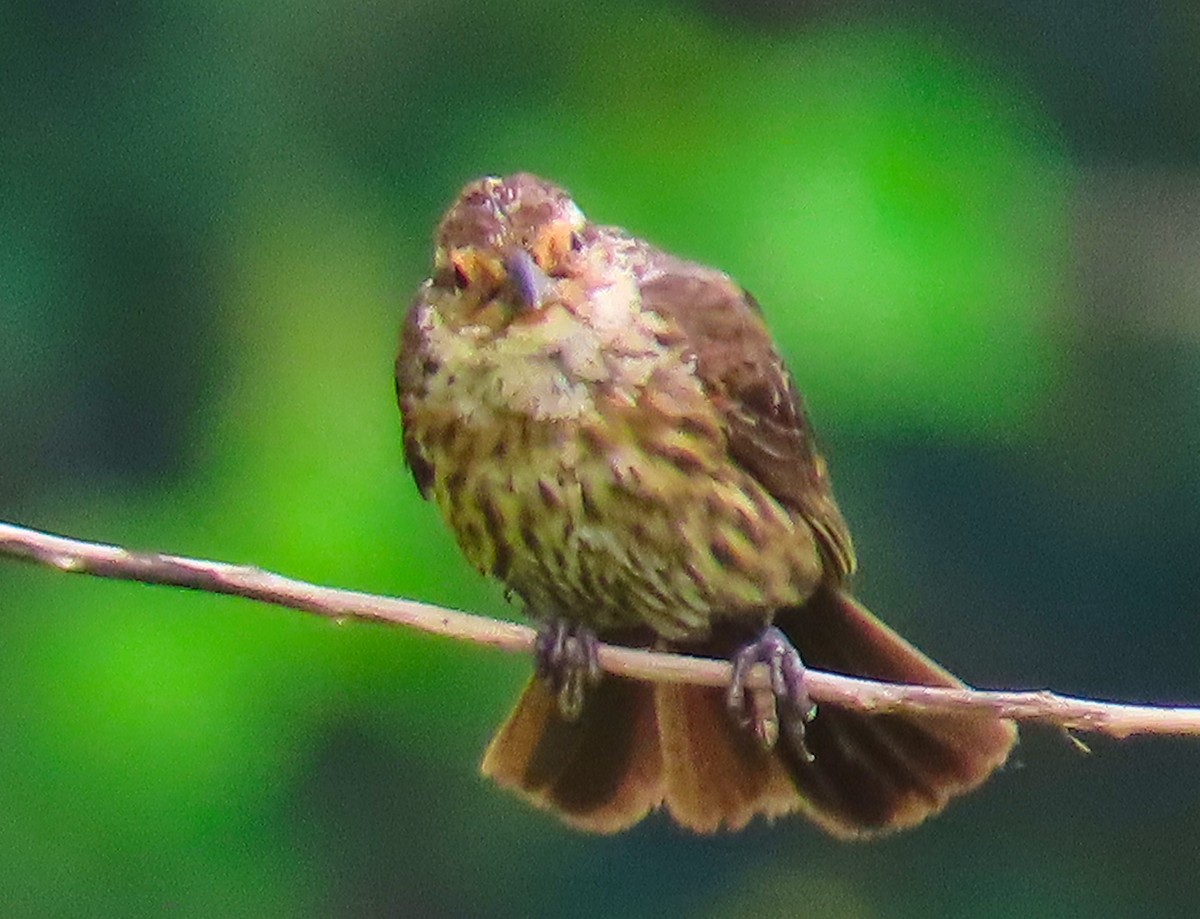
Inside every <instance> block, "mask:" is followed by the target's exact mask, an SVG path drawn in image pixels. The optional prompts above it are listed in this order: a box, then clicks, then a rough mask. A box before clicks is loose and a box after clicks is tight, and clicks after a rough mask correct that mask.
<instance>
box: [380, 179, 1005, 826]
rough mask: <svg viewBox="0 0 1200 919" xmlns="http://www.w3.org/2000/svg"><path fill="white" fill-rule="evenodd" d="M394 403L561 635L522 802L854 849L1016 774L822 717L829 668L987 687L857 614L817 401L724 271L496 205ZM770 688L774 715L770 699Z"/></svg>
mask: <svg viewBox="0 0 1200 919" xmlns="http://www.w3.org/2000/svg"><path fill="white" fill-rule="evenodd" d="M396 386H397V392H398V395H399V402H400V410H401V413H402V416H403V421H404V448H405V454H406V457H407V460H408V464H409V466H410V468H411V470H412V473H413V476H414V478H415V479H416V482H417V485H418V487H419V488H420V490H421V493H422V494H423V495H424V496H425V497H426V498H430V499H432V500H433V501H435V502H436V504H437V506H438V507H439V508H440V510H441V512H442V515H443V517H444V518H445V520H446V522H447V523H448V524H449V526H450V529H451V530H452V531H453V533H454V535H455V537H456V538H457V540H458V543H459V545H460V546H461V547H462V550H463V552H464V553H465V554H466V556H467V558H468V559H469V560H470V562H471V563H472V564H473V565H474V566H475V567H476V568H477V569H479V570H480V571H481V572H483V573H485V574H488V575H492V576H493V577H496V578H498V579H499V580H500V581H502V582H503V583H504V584H505V585H506V586H507V588H508V589H509V590H510V591H512V593H514V594H515V595H517V596H518V597H520V598H521V600H522V601H523V602H524V605H525V608H526V610H527V612H528V613H529V615H531V616H532V617H533V618H534V619H535V620H537V621H538V623H539V631H538V642H537V652H536V657H537V664H538V666H537V671H538V672H537V674H536V675H535V676H534V677H533V678H532V679H531V681H530V682H529V683H528V685H527V686H526V687H525V690H524V692H523V694H522V695H521V697H520V699H519V700H518V702H517V705H516V708H515V709H514V710H513V712H512V714H511V715H510V716H509V718H508V720H507V721H506V722H505V723H504V725H503V726H501V728H500V730H499V732H498V733H497V734H496V736H495V737H494V738H493V740H492V742H491V745H490V746H489V747H488V750H487V753H486V754H485V756H484V760H483V767H482V768H483V772H484V774H485V775H488V776H490V777H491V778H493V779H495V780H496V781H497V782H498V783H500V784H501V785H502V786H504V787H506V788H509V789H511V790H513V791H515V792H516V793H517V794H519V795H521V796H522V797H524V798H525V799H527V800H528V801H530V802H532V803H533V804H535V805H537V806H538V807H541V808H544V809H546V810H549V811H552V812H554V813H556V814H558V815H559V816H560V817H561V818H562V819H564V820H565V821H566V822H567V823H569V824H571V825H572V826H575V827H578V828H580V829H584V830H590V831H594V832H601V833H608V832H615V831H617V830H621V829H624V828H626V827H628V826H630V825H632V824H634V823H636V822H637V821H639V820H641V819H642V817H644V816H645V815H646V814H647V813H648V812H649V811H651V810H654V809H655V808H658V807H664V808H665V809H666V810H667V812H668V813H670V815H671V816H672V817H673V818H674V819H675V820H676V821H678V822H679V823H680V824H682V825H683V826H685V827H688V828H689V829H692V830H695V831H698V832H712V831H715V830H718V829H730V830H736V829H740V828H741V827H743V826H745V825H746V824H747V823H748V822H749V821H750V820H751V819H752V818H754V817H755V816H756V815H762V816H763V817H766V818H768V819H770V818H774V817H778V816H781V815H783V814H788V813H792V812H800V813H802V814H804V815H806V816H807V817H809V818H811V819H812V820H814V821H815V822H816V823H817V824H818V825H820V826H821V827H822V828H824V829H825V830H827V831H829V832H830V833H833V834H834V835H836V836H840V837H845V838H856V837H866V836H870V835H873V834H879V833H884V832H888V831H893V830H898V829H901V828H904V827H909V826H913V825H915V824H917V823H920V822H921V821H922V820H923V819H924V818H925V817H927V816H929V815H930V814H934V813H936V812H937V811H939V810H941V809H942V807H944V806H945V804H946V803H947V801H949V800H950V799H951V798H952V797H954V796H956V795H959V794H962V793H964V792H966V791H969V790H971V789H973V788H975V787H976V786H978V785H979V784H980V783H981V782H983V781H984V780H985V779H986V778H987V777H988V775H989V774H990V773H991V772H992V771H993V770H995V769H996V768H997V767H998V766H1000V765H1001V764H1002V763H1003V762H1004V761H1005V759H1006V758H1007V756H1008V753H1009V750H1010V749H1011V748H1012V746H1013V744H1014V743H1015V741H1016V730H1015V728H1014V726H1013V725H1012V723H1011V722H1008V721H1003V720H998V719H994V718H987V717H983V718H980V717H975V716H961V715H942V714H927V713H921V714H918V713H912V714H893V715H880V716H874V717H871V716H867V715H864V714H860V713H857V712H851V711H848V710H844V709H839V708H836V707H833V706H824V707H822V709H821V712H820V714H819V715H817V716H816V717H813V707H812V705H811V703H810V702H809V700H808V697H807V695H806V693H805V691H804V679H803V677H804V663H807V664H808V665H811V666H813V667H817V668H821V669H825V670H832V671H836V672H839V673H846V674H852V675H856V676H865V677H873V678H877V679H882V680H893V681H898V682H906V683H918V684H925V685H930V686H960V685H962V684H960V683H959V682H958V681H957V680H956V679H955V678H954V677H953V676H951V675H950V674H949V673H948V672H946V671H945V670H943V669H942V668H941V667H939V666H938V665H937V664H935V663H934V662H933V661H931V660H930V659H929V658H927V657H925V656H924V655H923V654H921V652H919V651H918V650H916V649H915V648H914V647H912V645H910V644H908V643H907V642H906V641H904V639H902V638H901V637H900V636H898V635H897V634H896V633H895V632H893V631H891V630H890V629H889V628H888V627H887V626H885V625H884V624H883V623H881V622H880V621H879V620H878V619H876V618H875V617H874V616H873V615H871V613H870V612H868V611H867V610H866V609H864V608H863V607H862V606H860V605H859V604H858V603H857V602H855V600H854V599H853V598H852V597H851V595H850V594H849V593H848V591H847V579H848V578H849V576H850V575H851V574H852V573H853V571H854V567H855V556H854V548H853V546H852V544H851V541H850V533H849V531H848V529H847V527H846V523H845V521H844V520H843V519H842V515H841V513H840V512H839V510H838V507H837V504H836V503H835V502H834V499H833V493H832V491H831V489H830V484H829V478H828V475H827V472H826V467H825V462H824V460H823V459H822V458H821V456H820V455H819V454H818V453H817V451H816V448H815V446H814V443H813V438H812V433H811V430H810V427H809V424H808V420H807V418H806V416H805V413H804V409H803V407H802V404H801V401H800V397H799V395H798V394H797V392H796V389H795V387H794V385H793V383H792V380H791V377H790V376H789V374H788V372H787V370H786V368H785V367H784V365H783V361H782V360H781V358H780V356H779V353H778V351H777V350H776V348H775V346H774V344H773V343H772V341H771V337H770V334H769V332H768V331H767V326H766V324H765V322H764V320H763V317H762V314H761V312H760V310H759V307H758V305H757V304H756V303H755V301H754V299H753V298H752V297H751V296H750V295H749V294H747V293H746V291H744V290H743V289H742V288H741V287H739V286H738V285H737V284H736V283H734V282H733V281H732V280H731V279H730V278H729V277H728V276H727V275H725V274H724V273H722V272H720V271H716V270H714V269H712V268H706V267H704V266H703V265H698V264H696V263H694V262H689V261H685V260H683V259H680V258H676V257H675V256H672V255H668V254H667V253H665V252H662V251H660V250H658V249H656V248H654V247H653V246H651V245H649V244H648V243H645V242H643V241H641V240H639V239H636V238H634V237H632V236H629V235H628V234H627V233H625V232H624V231H622V230H619V229H616V228H613V227H606V226H598V225H596V224H593V223H590V222H589V221H588V220H586V219H585V217H584V215H583V213H582V212H581V211H580V210H579V208H578V207H577V206H576V205H575V203H574V202H573V201H572V200H571V198H570V197H569V196H568V195H567V193H566V192H565V191H563V190H562V189H560V188H558V187H557V186H555V185H553V184H551V183H549V182H546V181H544V180H542V179H539V178H537V177H536V176H533V175H529V174H518V175H513V176H509V177H507V178H485V179H480V180H479V181H476V182H473V183H471V184H470V185H468V186H467V187H466V188H465V189H464V190H463V191H462V193H461V195H460V196H459V198H458V200H457V201H455V203H454V204H453V206H452V207H451V208H450V210H449V212H448V213H447V214H446V216H445V217H444V218H443V220H442V222H441V224H440V225H439V227H438V230H437V239H436V251H435V255H434V266H433V274H432V276H431V277H430V278H429V279H428V280H427V281H425V282H424V283H423V284H422V285H421V287H420V289H419V290H418V292H417V296H416V300H415V302H414V303H413V305H412V307H411V309H410V311H409V313H408V317H407V319H406V322H405V325H404V330H403V334H402V339H401V345H400V354H399V357H398V358H397V361H396ZM597 636H599V638H602V639H604V640H607V641H614V642H617V643H621V644H628V645H634V646H647V647H656V648H666V649H676V650H680V651H683V652H685V653H690V654H700V655H706V656H711V657H730V658H731V659H732V660H733V662H734V680H733V684H732V685H731V687H730V688H729V689H728V690H721V689H712V688H706V687H698V686H686V685H666V684H661V685H655V684H650V683H642V682H636V681H631V680H626V679H621V678H617V677H612V676H608V677H605V678H603V679H600V671H599V668H598V666H597V662H596V643H597ZM802 661H803V662H804V663H802ZM756 662H764V663H766V664H767V665H768V667H769V668H770V672H771V676H772V687H773V688H772V692H773V698H772V694H763V693H758V694H756V693H753V692H748V691H747V690H746V688H745V677H746V673H747V671H748V668H749V667H750V666H751V665H753V664H754V663H756ZM764 695H765V696H766V700H765V701H766V704H764V698H763V696H764Z"/></svg>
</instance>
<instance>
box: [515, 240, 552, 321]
mask: <svg viewBox="0 0 1200 919" xmlns="http://www.w3.org/2000/svg"><path fill="white" fill-rule="evenodd" d="M504 267H505V269H507V271H508V276H509V278H510V279H511V280H512V286H513V289H514V290H515V291H516V294H517V299H518V301H519V302H520V305H521V306H523V307H525V308H526V309H531V310H537V309H541V307H542V302H543V301H544V300H545V298H546V293H547V292H548V291H549V289H550V277H549V275H547V274H546V272H544V271H542V269H541V267H540V266H539V265H538V263H537V262H535V261H534V260H533V256H531V255H530V254H529V253H528V252H526V251H525V250H524V249H515V250H513V251H512V252H511V253H509V255H508V257H507V258H506V259H505V260H504Z"/></svg>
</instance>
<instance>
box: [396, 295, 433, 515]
mask: <svg viewBox="0 0 1200 919" xmlns="http://www.w3.org/2000/svg"><path fill="white" fill-rule="evenodd" d="M424 291H425V288H422V289H421V292H420V293H418V294H417V299H416V300H415V301H414V302H413V305H412V306H411V307H410V308H409V310H408V315H407V316H405V317H404V328H403V329H402V330H401V332H400V351H399V353H398V354H397V355H396V401H397V402H398V403H399V405H400V418H401V421H402V423H403V425H404V461H405V463H406V464H407V465H408V468H409V469H410V470H411V471H412V476H413V480H414V481H415V482H416V483H417V489H418V490H419V491H420V492H421V496H422V497H423V498H425V499H426V500H429V499H430V498H431V497H432V496H433V464H432V463H431V462H430V461H429V458H428V457H427V456H426V455H425V451H424V450H422V449H421V445H420V443H418V441H417V438H416V437H415V436H414V434H413V430H412V414H411V409H410V403H411V401H412V400H414V399H418V398H420V397H421V396H423V395H424V391H425V385H426V384H425V378H426V376H427V375H428V371H429V369H430V368H429V367H428V355H427V354H426V351H425V347H424V339H423V337H422V335H421V317H422V315H423V313H424V311H425V310H426V309H427V308H428V307H427V304H426V303H425V299H424V296H423V294H424Z"/></svg>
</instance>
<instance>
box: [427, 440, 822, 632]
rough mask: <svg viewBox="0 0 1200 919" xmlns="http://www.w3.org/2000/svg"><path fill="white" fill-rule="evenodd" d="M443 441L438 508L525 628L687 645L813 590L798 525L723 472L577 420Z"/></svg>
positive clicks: (815, 569) (804, 532)
mask: <svg viewBox="0 0 1200 919" xmlns="http://www.w3.org/2000/svg"><path fill="white" fill-rule="evenodd" d="M453 440H454V443H453V444H448V445H447V446H448V447H450V449H451V451H452V452H453V453H455V454H457V456H456V457H454V458H453V460H454V461H450V460H451V459H452V458H451V457H449V456H447V457H439V458H438V460H437V461H436V462H435V464H434V465H435V468H438V469H439V474H438V476H437V481H436V483H435V494H436V497H437V501H438V504H439V506H440V507H441V509H442V512H443V514H444V515H445V517H446V519H447V521H448V523H449V524H450V527H451V529H452V530H453V531H454V533H455V534H456V536H457V538H458V541H459V544H460V545H461V546H462V549H463V551H464V552H465V554H466V555H467V557H468V558H469V559H470V561H471V562H472V563H473V564H474V565H475V566H476V567H477V568H478V569H479V570H481V571H483V572H485V573H488V574H492V575H494V576H496V577H497V578H499V579H500V580H502V581H503V582H504V583H505V584H506V585H507V586H508V587H509V588H510V589H511V590H513V591H514V592H515V593H516V594H518V595H519V596H520V597H521V598H522V599H523V600H524V601H525V604H526V607H527V610H528V612H529V613H530V615H532V616H534V617H535V618H542V619H544V618H551V617H562V618H565V619H568V620H572V621H576V622H580V623H582V624H584V625H587V626H589V627H591V628H593V629H596V630H597V631H601V632H604V631H606V630H610V629H624V628H631V627H647V626H648V627H650V628H651V629H653V630H654V631H655V632H656V633H657V634H659V635H661V636H662V637H663V638H667V639H671V640H693V639H699V638H703V637H704V636H705V635H707V634H708V631H709V629H710V627H711V623H712V621H713V620H714V619H715V618H739V617H742V618H753V617H757V618H761V619H764V620H765V619H767V618H769V617H770V614H771V612H772V611H773V610H775V609H777V608H779V607H781V606H785V605H789V604H793V603H799V602H802V601H803V600H804V599H805V598H806V597H807V596H808V594H809V593H811V591H812V590H813V589H814V587H815V586H816V584H817V583H818V581H819V579H820V576H821V574H820V571H821V564H820V557H819V554H818V552H817V549H816V546H815V543H814V541H813V536H812V533H811V530H810V529H809V527H808V526H807V524H805V523H804V522H803V520H800V519H798V518H794V517H793V516H792V515H791V514H789V513H788V512H787V511H786V510H785V509H783V508H782V507H780V506H779V505H778V504H777V503H776V502H775V501H774V500H773V499H772V498H771V497H770V496H769V495H768V494H767V493H766V492H765V490H764V489H762V487H761V486H759V485H758V483H757V482H756V481H755V480H754V479H753V478H752V477H750V476H749V475H748V474H746V473H745V472H744V471H743V470H741V469H740V468H738V467H736V466H734V465H732V464H729V463H727V462H721V463H716V464H713V463H708V464H707V465H704V464H702V466H703V468H697V466H696V464H695V463H690V462H686V461H684V460H683V459H681V455H680V454H679V452H678V451H664V450H659V449H654V447H653V445H649V444H647V443H644V442H640V441H639V439H638V438H636V437H631V436H629V432H628V431H627V430H625V429H621V430H615V429H614V428H613V426H611V425H593V426H590V427H584V426H582V425H580V424H579V423H578V422H575V421H559V422H554V423H541V424H535V423H531V422H529V421H528V420H527V419H520V420H512V421H510V422H507V424H500V425H497V424H488V425H483V426H480V427H478V428H472V427H471V426H466V425H464V426H460V427H459V428H458V430H457V432H456V436H455V437H454V438H453ZM465 457H470V458H471V461H470V462H463V461H462V460H463V459H464V458H465ZM441 470H453V471H447V472H445V473H443V472H442V471H441Z"/></svg>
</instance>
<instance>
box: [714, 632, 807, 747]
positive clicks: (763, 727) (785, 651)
mask: <svg viewBox="0 0 1200 919" xmlns="http://www.w3.org/2000/svg"><path fill="white" fill-rule="evenodd" d="M732 663H733V677H732V679H731V680H730V683H729V692H728V695H727V697H726V701H727V703H728V705H729V710H730V712H731V713H732V714H733V717H734V718H735V719H736V720H737V722H738V723H739V724H740V725H741V726H742V727H745V728H749V729H750V730H752V731H753V732H754V735H755V736H756V737H758V739H759V740H760V741H761V742H762V744H763V746H764V747H766V748H767V749H770V748H771V747H773V746H774V745H775V742H776V740H778V738H779V731H780V729H781V728H782V729H783V730H784V731H786V732H787V735H788V738H789V740H790V741H791V742H792V744H793V745H794V746H795V748H796V749H797V750H798V751H799V752H800V754H801V755H802V756H804V758H805V759H807V760H809V761H811V760H812V754H811V753H810V752H809V751H808V747H807V746H806V745H805V743H804V734H805V726H806V725H807V723H808V722H810V721H812V720H813V718H815V717H816V714H817V706H816V704H815V703H814V702H813V700H812V698H811V697H810V696H809V694H808V689H807V687H806V686H805V669H804V662H803V661H802V660H801V659H800V652H798V651H797V650H796V647H795V645H793V644H792V643H791V642H790V641H789V640H788V637H787V636H786V635H784V634H783V632H782V631H780V630H779V629H778V628H776V627H775V626H770V627H768V628H767V629H765V630H764V631H763V633H762V635H760V636H759V637H758V638H757V639H755V640H754V641H752V642H750V643H749V644H747V645H745V646H744V647H742V648H740V649H739V650H738V652H737V653H736V654H735V655H734V656H733V661H732ZM755 664H766V665H767V673H768V678H769V679H770V692H769V693H768V692H766V691H764V690H757V689H754V688H752V687H750V686H748V685H747V680H748V678H749V676H750V670H751V668H752V667H753V666H754V665H755Z"/></svg>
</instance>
